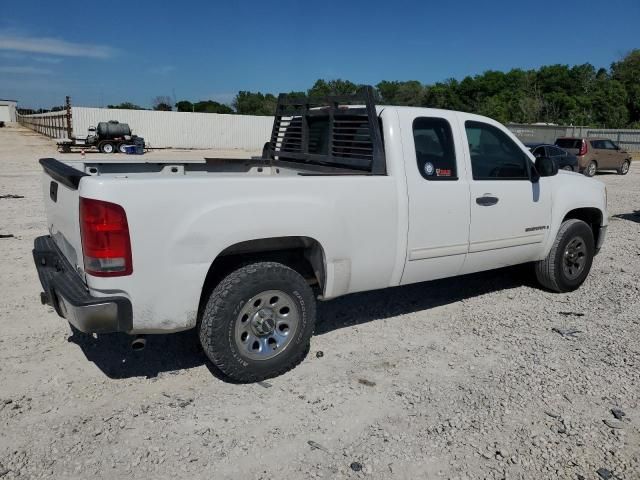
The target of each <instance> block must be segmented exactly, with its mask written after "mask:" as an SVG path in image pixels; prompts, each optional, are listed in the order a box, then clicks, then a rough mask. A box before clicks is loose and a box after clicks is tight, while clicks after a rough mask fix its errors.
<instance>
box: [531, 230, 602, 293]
mask: <svg viewBox="0 0 640 480" xmlns="http://www.w3.org/2000/svg"><path fill="white" fill-rule="evenodd" d="M576 239H579V240H578V241H581V242H582V244H583V246H584V254H583V261H584V264H583V267H582V269H581V270H580V271H579V272H577V271H576V276H575V278H571V276H570V275H569V274H568V273H567V272H566V271H565V261H569V260H568V259H567V258H566V255H567V249H568V247H569V244H570V243H572V242H573V241H574V240H576ZM594 253H595V245H594V240H593V232H592V231H591V228H590V227H589V225H587V224H586V223H585V222H583V221H582V220H576V219H569V220H566V221H564V222H563V223H562V225H561V226H560V230H559V231H558V235H557V236H556V239H555V241H554V242H553V245H552V247H551V251H550V252H549V255H547V258H545V259H544V260H540V261H539V262H536V263H535V272H536V277H537V278H538V282H540V284H541V285H542V286H543V287H545V288H547V289H549V290H552V291H554V292H571V291H573V290H575V289H577V288H578V287H579V286H580V285H582V283H583V282H584V281H585V279H586V278H587V275H589V271H590V270H591V264H592V262H593V255H594Z"/></svg>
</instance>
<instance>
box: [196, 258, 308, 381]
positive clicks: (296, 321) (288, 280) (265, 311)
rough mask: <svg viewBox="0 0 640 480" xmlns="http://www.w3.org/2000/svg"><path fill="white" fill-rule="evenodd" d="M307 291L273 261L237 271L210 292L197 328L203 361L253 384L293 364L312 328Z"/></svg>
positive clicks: (304, 350)
mask: <svg viewBox="0 0 640 480" xmlns="http://www.w3.org/2000/svg"><path fill="white" fill-rule="evenodd" d="M315 317H316V305H315V298H314V295H313V291H312V290H311V288H310V287H309V285H308V284H307V282H306V281H305V279H304V278H303V277H302V275H300V274H299V273H298V272H296V271H295V270H293V269H291V268H289V267H287V266H286V265H283V264H281V263H276V262H258V263H252V264H249V265H246V266H244V267H241V268H238V269H237V270H235V271H233V272H232V273H230V274H229V275H227V276H226V277H225V278H224V279H223V280H222V281H221V282H220V283H219V284H218V285H217V286H216V288H215V289H214V290H213V292H212V293H211V295H210V296H209V300H208V302H207V305H206V307H205V310H204V312H203V315H202V321H201V323H200V331H199V335H200V343H201V344H202V348H203V349H204V351H205V353H206V355H207V357H209V359H210V360H211V362H212V363H213V364H214V365H215V366H216V367H217V368H218V369H219V370H220V371H222V372H223V373H224V374H225V375H227V376H228V377H230V378H231V379H233V380H235V381H238V382H243V383H246V382H258V381H260V380H264V379H266V378H271V377H275V376H278V375H281V374H283V373H285V372H287V371H289V370H291V369H292V368H294V367H295V366H296V365H298V364H299V363H300V362H301V361H302V360H303V359H304V357H305V356H306V354H307V352H308V351H309V344H310V341H311V336H312V335H313V330H314V326H315Z"/></svg>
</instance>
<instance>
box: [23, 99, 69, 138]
mask: <svg viewBox="0 0 640 480" xmlns="http://www.w3.org/2000/svg"><path fill="white" fill-rule="evenodd" d="M16 120H17V121H18V123H20V125H23V126H25V127H27V128H29V129H31V130H33V131H35V132H38V133H41V134H42V135H46V136H47V137H51V138H71V136H72V134H73V130H72V126H71V99H70V98H69V97H67V99H66V108H65V110H61V111H59V112H47V113H36V114H31V115H25V114H22V113H20V112H17V113H16Z"/></svg>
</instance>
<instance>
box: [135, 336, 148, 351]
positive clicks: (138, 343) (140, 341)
mask: <svg viewBox="0 0 640 480" xmlns="http://www.w3.org/2000/svg"><path fill="white" fill-rule="evenodd" d="M146 345H147V338H146V337H145V336H144V335H136V338H134V339H133V340H132V341H131V350H133V351H134V352H139V351H141V350H144V347H145V346H146Z"/></svg>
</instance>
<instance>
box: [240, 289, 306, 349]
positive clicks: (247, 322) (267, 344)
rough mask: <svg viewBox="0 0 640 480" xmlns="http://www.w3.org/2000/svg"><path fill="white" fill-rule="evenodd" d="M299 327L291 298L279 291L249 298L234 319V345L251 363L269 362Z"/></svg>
mask: <svg viewBox="0 0 640 480" xmlns="http://www.w3.org/2000/svg"><path fill="white" fill-rule="evenodd" d="M299 324H300V313H299V311H298V307H297V304H296V303H295V302H294V300H293V298H292V297H291V296H290V295H289V294H287V293H285V292H283V291H282V290H267V291H264V292H260V293H258V294H257V295H254V296H253V297H251V298H250V299H249V300H248V301H247V302H246V303H245V304H244V306H243V307H242V309H241V310H240V313H239V314H238V317H237V319H236V326H235V335H234V339H235V344H236V348H237V349H238V350H239V352H240V353H241V354H242V355H243V356H245V357H247V358H250V359H251V360H258V361H262V360H269V359H271V358H274V357H275V356H277V355H279V354H281V353H282V352H283V351H284V350H285V349H286V348H287V347H288V346H289V344H290V343H291V341H292V339H293V338H294V336H295V334H296V332H297V330H298V327H299Z"/></svg>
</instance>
